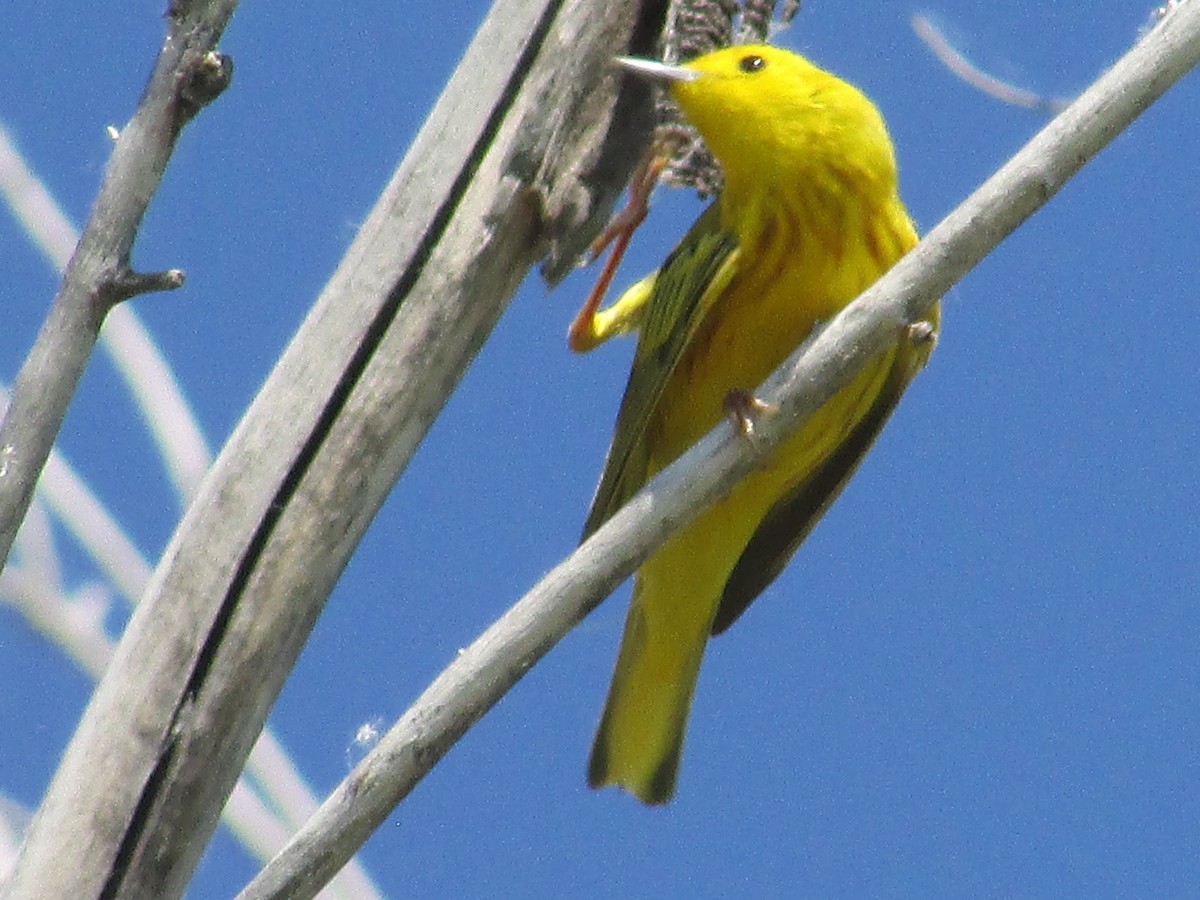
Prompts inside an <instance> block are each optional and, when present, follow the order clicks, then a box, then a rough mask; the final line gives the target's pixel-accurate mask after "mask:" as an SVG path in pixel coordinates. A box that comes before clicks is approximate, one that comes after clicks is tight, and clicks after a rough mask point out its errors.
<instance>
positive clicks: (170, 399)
mask: <svg viewBox="0 0 1200 900" xmlns="http://www.w3.org/2000/svg"><path fill="white" fill-rule="evenodd" d="M0 196H3V198H4V200H5V202H6V203H7V204H8V207H9V209H10V210H11V211H12V214H13V216H14V217H15V218H16V220H17V221H18V222H19V223H20V225H21V227H22V228H24V229H25V233H26V234H27V235H29V239H30V241H32V242H33V245H34V246H35V247H36V248H37V249H38V250H40V251H41V253H42V255H43V256H44V257H45V258H46V260H47V261H48V262H49V263H50V264H51V265H52V266H54V269H55V271H57V272H58V273H59V274H62V272H63V271H64V270H65V269H66V268H67V263H68V262H70V260H71V254H72V253H73V252H74V250H75V247H76V245H77V244H78V243H79V230H78V229H77V228H76V227H75V225H74V224H73V223H72V222H71V220H70V219H69V218H68V217H67V215H66V213H64V212H63V210H62V207H61V206H59V204H58V202H57V201H56V200H55V198H54V195H53V194H52V193H51V192H50V190H49V188H47V186H46V185H45V184H44V183H43V182H42V180H41V179H40V178H39V177H38V175H37V173H36V172H34V171H33V168H32V166H30V164H29V163H28V162H27V161H26V159H25V158H24V157H23V156H22V155H21V152H20V150H19V149H18V147H17V145H16V142H15V141H14V140H13V139H12V137H11V136H10V135H9V134H8V132H7V131H6V130H5V128H4V126H3V124H0ZM100 346H101V347H102V348H103V349H104V350H105V351H106V352H107V353H108V354H109V356H110V357H111V358H112V362H113V365H114V366H116V369H117V372H118V373H119V374H120V375H121V377H122V379H124V381H125V385H126V387H127V388H128V389H129V392H130V393H131V394H132V395H133V400H134V402H135V403H136V405H137V408H138V411H139V412H140V413H141V415H142V418H143V419H144V420H145V422H146V427H147V428H149V430H150V435H151V437H152V438H153V439H154V444H155V447H156V448H157V450H158V452H159V455H160V456H161V458H162V461H163V465H164V466H165V467H166V471H167V477H168V478H169V479H170V481H171V484H172V485H173V486H174V488H175V493H176V496H177V497H178V499H179V507H180V509H183V508H184V507H186V506H187V504H188V502H189V501H190V500H191V498H192V496H193V495H194V494H195V493H196V488H197V487H199V485H200V479H201V478H203V477H204V473H205V472H207V471H208V467H209V466H210V465H212V452H211V451H210V450H209V448H208V443H207V442H206V441H205V440H204V435H203V434H202V433H201V431H200V426H199V424H198V423H197V421H196V416H195V415H194V414H193V413H192V410H191V406H190V404H189V403H188V401H187V399H186V398H185V397H184V395H183V390H182V389H181V388H180V386H179V382H178V381H177V380H176V378H175V373H174V372H173V371H172V370H171V367H170V366H169V365H167V361H166V360H165V359H164V358H163V355H162V353H161V351H160V350H159V349H158V346H157V345H156V344H155V343H154V339H153V338H151V337H150V334H149V332H148V331H147V330H146V327H145V326H144V325H143V324H142V322H141V319H140V318H138V314H137V312H136V311H135V310H134V309H133V307H131V306H128V305H122V306H117V307H116V308H114V309H113V310H112V311H111V312H109V314H108V317H107V318H106V319H105V320H104V328H103V329H102V330H101V332H100ZM5 402H6V403H7V399H6V401H5Z"/></svg>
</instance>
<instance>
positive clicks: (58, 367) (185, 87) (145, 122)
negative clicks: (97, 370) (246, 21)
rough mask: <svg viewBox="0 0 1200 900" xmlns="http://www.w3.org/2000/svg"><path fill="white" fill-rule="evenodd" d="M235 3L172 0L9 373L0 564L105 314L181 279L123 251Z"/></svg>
mask: <svg viewBox="0 0 1200 900" xmlns="http://www.w3.org/2000/svg"><path fill="white" fill-rule="evenodd" d="M235 6H237V2H236V0H191V2H182V0H181V2H178V3H176V4H174V5H173V7H172V10H171V12H170V14H169V16H168V29H167V38H166V40H165V41H164V42H163V46H162V49H161V50H160V51H159V54H158V61H157V63H156V64H155V67H154V72H153V73H152V74H151V76H150V81H149V84H147V86H146V92H145V93H144V94H143V95H142V99H141V102H140V103H139V104H138V108H137V112H135V113H134V116H133V118H132V119H131V120H130V121H129V124H128V125H126V126H125V129H124V130H123V131H122V132H121V135H120V137H119V139H118V140H117V144H116V147H115V148H114V149H113V155H112V159H111V160H109V163H108V167H107V168H106V169H105V172H104V180H103V182H102V183H101V185H100V193H99V196H98V197H97V198H96V203H95V205H94V206H93V208H92V214H91V217H90V218H89V219H88V222H87V225H86V226H85V227H84V229H83V236H82V238H81V239H80V241H79V246H78V247H77V248H76V249H75V253H74V255H73V256H72V257H71V262H70V263H69V264H68V266H67V270H66V272H65V273H64V275H63V280H62V286H61V287H60V288H59V291H58V295H57V296H56V297H55V298H54V304H53V306H52V307H51V309H50V313H49V315H48V316H47V318H46V321H45V323H44V324H43V325H42V328H41V331H40V332H39V333H38V336H37V339H36V341H35V342H34V345H33V348H32V349H31V350H30V352H29V356H28V357H27V358H26V360H25V363H24V364H23V365H22V366H21V371H20V372H19V373H18V374H17V380H16V382H15V383H14V384H13V389H12V400H11V402H10V404H9V407H8V412H7V413H6V414H5V416H4V421H3V423H0V567H2V566H3V565H4V561H5V560H6V559H7V558H8V553H9V550H10V548H11V547H12V542H13V538H14V537H15V536H16V533H17V529H18V528H19V527H20V525H21V520H22V519H23V518H24V517H25V512H26V510H27V509H29V502H30V500H31V499H32V497H33V489H34V486H35V485H36V484H37V479H38V475H39V474H41V471H42V467H43V466H44V465H45V464H46V459H47V457H48V456H49V455H50V448H51V447H52V446H53V444H54V440H55V438H56V437H57V435H58V431H59V428H60V427H61V426H62V421H63V416H65V415H66V411H67V404H68V403H69V402H70V400H71V396H72V395H73V394H74V393H75V386H76V385H77V384H78V383H79V378H80V376H81V375H82V374H83V369H84V366H85V365H86V364H87V361H88V359H89V358H90V357H91V354H92V349H93V347H95V345H96V340H97V337H98V336H99V333H100V326H101V324H102V323H103V322H104V317H105V315H107V313H108V311H109V310H110V309H111V308H112V306H113V305H114V304H116V303H119V302H120V301H122V300H125V299H128V298H129V297H132V296H134V295H135V294H139V293H144V292H146V291H161V290H170V289H172V288H177V287H179V286H180V285H181V284H183V273H182V272H180V271H178V270H176V269H171V270H168V271H166V272H158V273H153V274H149V275H143V274H139V273H136V272H134V271H133V270H132V269H131V268H130V265H129V257H130V252H131V251H132V249H133V242H134V238H135V237H136V236H137V231H138V228H139V227H140V226H141V222H142V217H143V216H144V215H145V213H146V208H147V207H148V206H149V205H150V198H151V197H153V196H154V192H155V191H156V190H157V189H158V183H159V181H160V180H161V179H162V174H163V172H164V170H165V169H166V166H167V161H168V160H169V159H170V158H171V153H172V151H173V150H174V149H175V141H176V139H177V138H178V137H179V131H180V129H181V128H182V127H183V125H184V124H185V123H186V122H187V121H188V120H190V119H191V118H192V117H193V116H194V115H195V114H196V113H197V112H198V111H199V110H200V108H201V107H202V106H203V104H204V103H207V102H208V101H210V100H212V99H214V98H215V97H216V96H217V95H218V94H220V92H221V91H222V90H223V89H224V88H225V86H226V85H227V84H228V81H229V76H230V72H231V64H230V62H229V60H228V58H227V57H224V56H221V55H220V54H218V53H216V52H214V48H215V46H216V43H217V40H218V39H219V38H220V36H221V33H222V31H224V29H225V24H226V23H227V22H228V21H229V17H230V15H232V14H233V10H234V7H235Z"/></svg>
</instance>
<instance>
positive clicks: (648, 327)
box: [584, 46, 937, 803]
mask: <svg viewBox="0 0 1200 900" xmlns="http://www.w3.org/2000/svg"><path fill="white" fill-rule="evenodd" d="M638 68H639V69H640V70H641V71H642V72H643V73H644V74H647V75H650V76H651V77H658V78H660V79H662V80H665V81H668V82H669V83H670V90H671V94H672V96H673V97H674V99H675V100H676V102H677V103H678V104H679V106H680V107H681V109H682V110H683V112H684V115H685V116H686V117H687V118H688V119H689V120H690V121H691V122H692V123H693V124H694V125H695V126H696V128H697V130H699V132H700V133H701V135H702V136H703V137H704V139H705V142H706V143H707V144H708V147H709V149H710V150H712V152H713V154H714V155H715V156H716V157H717V159H718V160H719V161H720V163H721V167H722V170H723V174H724V178H725V187H724V190H723V191H722V194H721V196H720V198H719V199H718V200H717V202H716V203H715V204H714V206H713V207H711V208H710V209H709V210H708V211H707V212H706V213H705V214H704V215H703V216H701V218H700V219H699V220H698V221H697V223H696V225H695V226H693V228H692V230H691V231H690V232H689V233H688V235H687V236H686V237H685V238H684V239H683V241H682V242H681V244H680V246H679V247H678V248H677V249H676V250H675V252H674V253H672V255H671V257H670V258H669V259H668V260H667V262H666V263H664V265H663V268H662V269H660V270H659V272H658V273H657V274H656V276H654V277H652V279H649V280H643V281H642V282H639V283H638V285H636V286H635V287H634V288H632V289H630V291H628V292H627V293H626V295H624V296H623V297H622V298H621V299H620V300H618V301H617V303H615V304H614V305H613V307H611V308H610V309H609V310H606V311H601V312H600V313H599V314H598V315H597V316H596V317H595V319H594V324H593V326H592V332H591V334H590V339H591V340H592V341H593V342H599V341H602V340H604V339H605V338H607V337H610V336H611V335H612V334H615V333H619V332H622V331H626V330H629V329H630V328H632V327H640V330H641V335H640V339H639V342H638V349H637V353H636V356H635V358H634V363H633V370H632V372H631V374H630V378H629V385H628V387H627V388H626V392H625V398H624V400H623V401H622V406H621V411H620V414H619V415H618V419H617V426H616V430H615V432H614V436H613V444H612V448H611V449H610V451H609V457H608V461H607V463H606V466H605V471H604V475H603V476H602V478H601V482H600V487H599V488H598V489H597V492H596V498H595V500H594V501H593V505H592V510H591V513H590V514H589V517H588V521H587V525H586V526H585V529H584V533H585V536H586V535H587V534H590V533H591V532H592V531H593V530H594V529H596V528H597V527H599V526H600V524H602V523H603V522H604V520H605V519H607V518H608V517H609V516H610V515H611V514H612V513H613V512H615V511H616V509H617V508H618V507H619V506H620V505H621V504H622V503H624V502H625V501H626V500H627V499H628V498H629V497H630V496H631V495H632V494H633V493H635V492H636V491H637V490H638V489H639V488H640V487H641V486H642V485H643V484H644V483H645V481H646V480H647V479H648V478H650V477H651V476H653V475H654V474H655V473H656V472H658V471H659V470H660V469H662V468H664V467H665V466H667V465H668V464H670V463H671V462H673V461H674V460H675V459H676V457H678V456H679V455H680V454H681V453H682V452H683V451H684V450H686V449H687V448H688V447H689V446H691V445H692V444H693V443H695V441H696V440H697V439H698V438H700V437H701V436H702V435H703V434H705V433H706V432H708V431H709V430H711V429H712V428H713V426H714V425H716V423H717V421H718V419H720V417H721V416H722V414H723V409H724V405H725V400H726V398H727V397H728V396H729V394H730V392H731V391H734V390H739V389H742V390H744V389H753V388H755V387H757V386H758V385H759V384H760V383H761V382H762V381H763V380H764V379H765V378H766V377H767V375H769V374H770V373H771V372H772V371H773V370H774V369H775V368H776V367H778V365H779V364H780V363H781V362H782V361H783V360H784V359H785V358H786V357H787V356H788V355H789V354H790V353H791V352H792V351H794V350H795V349H796V347H797V346H799V345H800V343H801V342H802V341H803V340H804V339H805V338H806V337H807V336H808V335H809V333H810V332H811V331H812V329H813V326H814V325H815V324H817V323H818V322H821V321H824V320H827V319H829V318H831V317H832V316H833V315H834V314H836V313H837V312H838V311H839V310H840V309H841V308H842V307H843V306H845V305H846V304H847V303H848V302H849V301H851V300H852V299H854V298H855V297H856V296H857V295H858V294H859V293H861V292H862V291H863V290H864V289H865V288H867V287H868V286H869V285H870V284H871V283H872V282H874V281H875V280H876V279H877V278H878V277H879V276H880V275H881V274H882V273H883V272H884V271H886V270H887V269H888V268H889V267H890V266H891V265H892V264H893V263H894V262H895V261H896V260H897V259H899V258H900V256H902V255H903V254H904V253H905V252H906V251H907V250H909V249H910V248H911V247H912V246H913V245H914V244H915V243H916V241H917V236H916V232H915V230H914V228H913V225H912V223H911V221H910V220H909V218H908V215H907V213H906V212H905V209H904V206H903V204H902V203H901V202H900V199H899V196H898V194H897V192H896V167H895V161H894V157H893V152H892V146H891V142H890V140H889V138H888V134H887V130H886V128H885V126H884V123H883V120H882V118H881V117H880V116H879V113H878V112H877V111H876V109H875V107H874V106H873V105H872V104H871V102H870V101H869V100H867V98H866V97H864V96H863V95H862V94H861V93H859V91H858V90H857V89H855V88H854V87H852V86H851V85H849V84H847V83H845V82H843V81H841V80H840V79H838V78H836V77H834V76H833V75H830V74H828V73H826V72H824V71H822V70H820V69H818V68H816V67H815V66H813V65H812V64H811V63H809V62H807V61H806V60H804V59H803V58H801V57H799V56H796V55H795V54H792V53H789V52H787V51H783V50H779V49H776V48H772V47H765V46H742V47H733V48H727V49H725V50H720V51H717V52H715V53H711V54H708V55H706V56H703V57H700V58H699V59H696V60H694V61H692V62H691V63H688V64H687V65H685V66H682V67H664V66H655V65H654V64H645V63H642V64H640V65H638ZM931 324H932V325H933V327H934V328H935V329H936V327H937V310H936V309H935V310H934V311H933V312H932V313H931ZM899 337H900V339H899V340H898V343H897V346H896V348H895V349H893V350H892V351H890V352H889V353H887V354H885V355H884V356H883V357H881V358H880V359H879V360H878V361H877V362H876V363H874V364H872V365H871V366H869V367H868V368H867V370H866V371H864V372H862V373H861V374H860V375H859V376H858V377H857V379H856V380H855V381H854V382H852V383H851V384H850V386H849V387H847V388H845V389H844V390H842V391H841V392H840V393H839V394H838V395H837V396H835V397H834V398H833V399H832V400H831V401H830V402H829V403H827V404H826V405H825V406H824V407H823V408H822V409H821V410H820V411H819V412H818V413H817V415H816V416H815V417H814V418H813V419H812V420H810V421H809V422H808V423H807V424H806V425H805V426H804V428H803V429H802V430H801V431H800V433H798V434H797V435H795V436H794V437H793V438H791V439H790V440H789V441H788V442H786V443H785V445H784V446H783V447H782V449H780V450H777V451H776V452H774V453H772V454H771V455H770V456H769V457H768V458H766V459H765V460H763V461H762V465H761V467H760V468H759V469H758V470H756V471H755V472H754V473H753V474H752V475H750V476H749V477H748V478H747V479H745V480H744V481H743V482H742V483H741V484H740V485H738V486H737V487H736V488H735V489H734V490H733V491H732V492H731V493H730V494H729V495H728V496H727V497H726V498H724V499H723V500H722V501H721V502H719V503H718V504H717V505H716V506H714V507H712V508H711V509H710V510H709V511H707V512H706V513H704V514H702V515H701V516H700V517H699V518H698V519H696V520H695V521H694V522H693V523H692V524H691V525H689V526H688V527H687V528H685V529H684V531H682V532H681V533H680V534H678V535H676V536H675V537H674V538H673V539H672V540H670V541H669V542H668V543H667V544H666V545H665V546H663V547H662V548H661V549H660V550H659V551H658V552H657V553H656V554H655V555H654V556H653V557H652V558H651V559H650V560H648V561H647V562H646V563H645V564H644V565H643V566H642V568H641V569H640V570H639V571H638V573H637V577H636V581H635V585H634V594H633V602H632V605H631V607H630V610H629V615H628V618H627V620H626V625H625V634H624V637H623V639H622V645H621V651H620V655H619V657H618V660H617V666H616V672H615V674H614V676H613V682H612V687H611V688H610V690H609V695H608V701H607V703H606V705H605V710H604V715H603V717H602V719H601V722H600V727H599V730H598V732H597V735H596V742H595V745H594V747H593V749H592V757H591V761H590V764H589V770H588V780H589V783H590V784H591V785H592V786H594V787H598V786H601V785H604V784H618V785H620V786H622V787H623V788H625V789H626V790H628V791H629V792H630V793H632V794H634V795H635V796H637V797H638V798H639V799H641V800H642V801H644V802H646V803H662V802H665V801H666V800H668V799H670V797H671V795H672V794H673V792H674V787H675V778H676V774H677V768H678V762H679V756H680V752H681V749H682V745H683V735H684V728H685V726H686V722H687V715H688V709H689V707H690V705H691V699H692V691H693V688H694V686H695V683H696V677H697V674H698V671H699V666H700V660H701V657H702V656H703V653H704V648H705V645H706V643H707V640H708V636H709V634H710V633H718V632H720V631H723V630H724V629H725V628H726V627H728V626H729V625H730V624H731V623H732V622H733V620H734V619H736V618H737V616H738V615H740V614H741V612H742V611H743V610H744V609H745V608H746V606H747V605H749V603H750V602H751V601H752V600H753V599H754V598H755V597H756V596H757V595H758V593H759V592H761V591H762V590H763V588H765V587H766V586H767V585H768V584H769V583H770V582H771V581H772V580H773V579H774V578H775V576H776V575H778V573H779V571H780V570H781V569H782V568H783V566H784V565H785V564H786V562H787V561H788V559H789V558H790V557H791V555H792V554H793V553H794V551H795V549H796V547H797V546H798V545H799V543H800V541H801V540H803V538H804V537H805V535H807V533H808V531H809V530H810V529H811V527H812V526H813V525H814V524H815V522H816V521H817V519H819V518H820V516H821V514H822V513H823V512H824V510H825V509H826V508H827V506H828V504H829V503H830V502H832V500H833V499H834V497H836V495H837V493H838V492H839V491H840V489H841V487H842V486H843V484H844V483H845V481H846V479H847V478H848V477H849V476H850V475H851V474H852V472H853V470H854V468H855V466H856V465H857V463H858V461H859V460H860V459H861V457H862V455H863V454H864V453H865V452H866V450H867V449H868V448H869V447H870V444H871V442H872V441H873V440H874V438H875V436H876V435H877V434H878V431H879V429H880V428H881V427H882V426H883V424H884V422H885V421H886V419H887V417H888V415H889V414H890V412H891V410H892V408H893V407H894V406H895V404H896V402H897V400H898V399H899V397H900V394H901V393H902V392H903V390H904V388H905V387H906V386H907V384H908V382H909V380H910V379H911V378H912V376H913V375H914V374H915V373H916V372H917V371H918V370H919V369H920V367H921V366H922V365H923V364H924V362H925V358H926V357H927V355H928V352H929V348H930V347H931V346H932V344H931V342H924V343H921V344H915V343H911V342H908V341H907V340H906V339H904V337H903V336H899Z"/></svg>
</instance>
